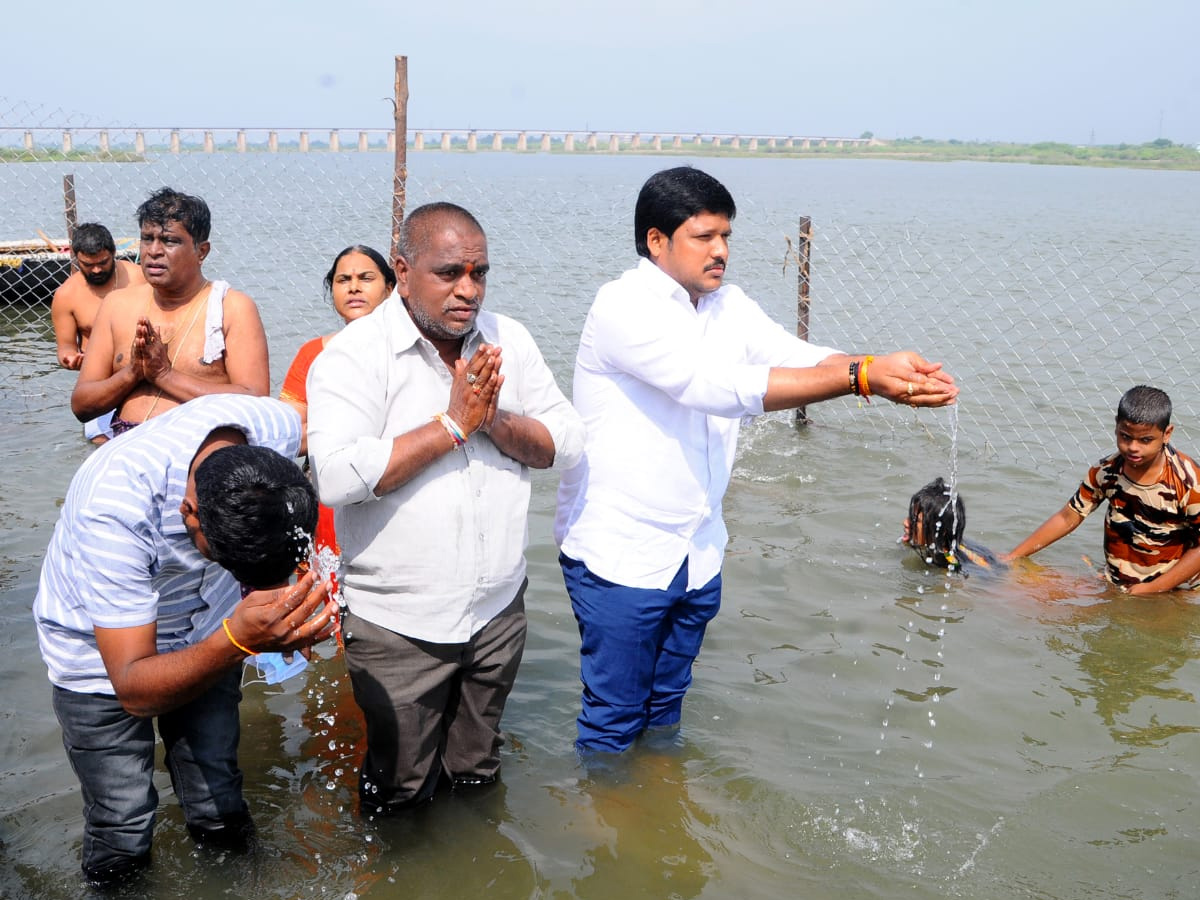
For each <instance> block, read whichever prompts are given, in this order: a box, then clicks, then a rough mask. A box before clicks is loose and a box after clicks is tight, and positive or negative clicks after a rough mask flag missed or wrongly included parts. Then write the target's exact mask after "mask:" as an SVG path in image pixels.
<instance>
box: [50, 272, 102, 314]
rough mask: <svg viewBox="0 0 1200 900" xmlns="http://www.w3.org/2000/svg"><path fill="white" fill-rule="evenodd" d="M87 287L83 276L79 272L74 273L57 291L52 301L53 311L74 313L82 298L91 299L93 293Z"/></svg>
mask: <svg viewBox="0 0 1200 900" xmlns="http://www.w3.org/2000/svg"><path fill="white" fill-rule="evenodd" d="M86 285H87V282H86V281H84V278H83V276H82V275H80V274H79V273H78V272H72V273H71V274H70V275H69V276H68V277H67V280H66V281H64V282H63V283H62V284H60V285H59V286H58V287H57V288H56V289H55V291H54V297H53V298H52V299H51V301H50V308H51V310H54V311H62V312H71V311H73V310H74V308H75V307H76V306H77V305H78V303H79V301H80V299H81V298H82V299H86V298H88V297H91V293H90V292H89V291H88V290H87V286H86ZM93 299H94V298H93Z"/></svg>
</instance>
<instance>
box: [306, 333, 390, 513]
mask: <svg viewBox="0 0 1200 900" xmlns="http://www.w3.org/2000/svg"><path fill="white" fill-rule="evenodd" d="M355 338H356V335H354V334H351V333H347V332H345V331H343V332H341V333H339V334H338V335H336V336H335V337H334V338H333V339H332V340H330V342H329V344H328V345H327V346H326V347H325V349H324V350H323V351H322V352H321V354H320V355H319V356H317V358H316V359H315V360H314V361H313V365H312V368H311V369H310V370H309V373H308V455H309V462H310V464H311V465H312V471H313V480H314V482H315V484H316V487H317V493H318V495H319V496H320V498H321V502H322V503H324V504H325V505H326V506H331V507H336V506H346V505H347V504H350V503H362V502H364V501H367V500H373V499H376V497H375V486H376V485H377V484H378V483H379V479H380V478H382V477H383V473H384V471H385V470H386V468H387V464H388V460H389V459H390V458H391V453H392V439H391V437H389V436H387V435H386V434H385V433H384V429H385V426H386V416H387V410H386V407H385V403H386V393H385V382H384V381H383V379H384V378H386V372H385V371H384V370H383V369H382V367H381V366H380V362H381V361H382V360H381V358H380V357H381V356H382V353H381V349H379V348H377V349H374V350H373V351H372V350H371V349H370V348H369V347H368V346H367V345H366V344H365V342H363V341H361V340H356V339H355Z"/></svg>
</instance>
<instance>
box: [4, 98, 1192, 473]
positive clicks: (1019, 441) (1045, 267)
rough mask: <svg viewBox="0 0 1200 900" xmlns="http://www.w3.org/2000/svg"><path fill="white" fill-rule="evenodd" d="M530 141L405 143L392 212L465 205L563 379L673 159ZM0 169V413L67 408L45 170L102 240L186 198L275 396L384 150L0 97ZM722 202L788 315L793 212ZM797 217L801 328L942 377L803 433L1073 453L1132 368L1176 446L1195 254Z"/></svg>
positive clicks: (1187, 373)
mask: <svg viewBox="0 0 1200 900" xmlns="http://www.w3.org/2000/svg"><path fill="white" fill-rule="evenodd" d="M489 144H490V141H487V140H481V141H480V143H479V146H480V147H485V146H489ZM530 146H531V147H537V148H538V149H534V150H531V151H528V152H525V153H515V152H495V151H486V150H480V151H479V152H477V153H468V152H465V151H463V150H462V148H461V144H454V145H452V147H451V150H450V151H449V152H446V151H445V150H444V149H439V150H436V151H428V150H426V151H416V150H415V149H414V148H410V150H409V153H408V162H409V177H408V182H407V203H408V208H409V209H411V208H413V207H415V206H416V205H418V204H420V203H424V202H427V201H431V200H442V199H444V200H452V201H454V202H458V203H460V204H462V205H463V206H465V207H467V208H468V209H470V210H471V211H472V212H473V213H475V215H476V216H477V217H478V218H479V219H480V221H481V222H482V223H483V225H484V227H485V229H486V230H487V232H488V238H489V254H490V257H491V262H492V274H491V276H490V277H489V289H488V304H489V306H491V308H493V309H496V310H497V311H500V312H505V313H507V314H510V315H513V316H515V317H516V318H518V319H520V320H522V321H523V322H524V323H525V324H526V325H527V326H528V327H529V328H530V330H531V331H532V332H533V334H534V336H535V337H536V338H537V339H538V342H539V344H540V346H541V348H542V350H543V353H544V354H545V356H546V358H547V360H548V362H549V363H550V365H551V367H552V368H553V369H554V371H555V373H556V374H557V376H558V377H559V379H560V383H561V384H562V385H563V387H564V389H565V390H567V391H568V392H569V386H570V380H571V368H572V365H573V360H574V354H575V349H576V345H577V342H578V335H579V331H580V328H581V327H582V324H583V320H584V317H585V315H586V311H587V308H588V305H589V304H590V301H591V299H592V297H593V296H594V293H595V290H596V288H597V287H598V286H599V285H600V284H601V283H603V282H604V281H606V280H608V279H610V278H613V277H615V276H616V275H617V274H619V272H620V271H621V270H622V269H624V268H626V267H628V265H629V264H630V263H631V261H632V259H633V255H632V252H631V250H632V247H631V241H630V237H631V233H632V224H631V223H632V206H633V199H634V197H635V196H636V193H637V190H638V187H639V186H640V184H641V182H642V180H644V178H645V176H646V175H647V174H649V173H650V172H652V171H654V170H656V169H658V168H662V167H665V166H666V165H671V164H677V163H675V162H671V161H664V160H662V159H646V158H641V159H640V160H635V159H634V158H631V155H630V154H618V155H612V154H604V153H591V154H584V153H581V152H575V153H568V152H564V148H563V146H562V145H561V143H556V144H553V145H552V146H551V149H550V150H549V151H548V152H547V151H545V150H544V149H543V146H544V145H542V146H539V145H538V143H537V142H530ZM585 155H587V156H588V158H587V160H586V161H584V160H582V159H581V157H582V156H585ZM621 157H624V158H621ZM0 162H2V163H3V165H0V242H4V249H0V276H2V278H3V291H4V293H3V302H2V303H0V377H2V378H3V381H4V384H5V389H4V392H3V400H2V401H0V408H2V409H3V412H4V414H5V415H7V416H8V417H9V418H10V420H12V419H14V417H15V420H16V421H30V420H43V419H45V418H46V417H52V418H54V419H55V420H57V418H58V417H61V418H62V420H63V422H64V423H70V422H72V421H73V420H72V419H71V417H70V413H69V409H68V405H69V404H68V398H69V395H70V391H71V388H72V386H73V384H74V378H75V373H73V372H66V371H63V370H60V369H59V368H58V366H57V362H56V356H55V345H54V338H53V330H52V327H51V324H50V317H49V304H48V291H47V289H46V285H44V284H43V285H39V284H38V283H37V282H38V279H39V278H42V277H45V274H46V272H47V265H46V264H45V263H44V262H43V260H45V259H47V258H49V257H50V256H51V254H48V253H39V251H41V250H43V249H45V250H49V249H50V248H49V246H48V244H54V245H56V247H55V249H56V250H58V251H61V250H63V249H64V248H65V243H66V233H67V231H66V228H67V226H66V221H65V219H64V215H65V214H64V179H65V178H67V177H68V176H69V177H70V181H71V182H72V183H73V186H74V194H75V197H74V199H75V206H76V220H77V221H78V222H87V221H98V222H101V223H103V224H105V225H107V226H108V227H109V228H110V230H111V231H112V232H113V234H114V236H115V237H116V238H117V239H118V241H119V242H120V241H122V240H129V241H132V239H133V238H134V237H135V235H136V223H135V222H134V210H135V209H136V207H137V206H138V204H140V203H141V202H142V201H143V200H144V199H145V198H146V196H147V195H148V194H149V193H150V192H151V191H153V190H155V189H157V188H158V187H161V186H163V185H170V186H171V187H174V188H177V189H179V190H183V191H186V192H187V193H192V194H197V195H199V196H201V197H204V198H205V199H206V200H207V201H208V203H209V205H210V207H211V208H212V212H213V234H212V244H213V250H212V253H211V255H210V256H209V258H208V260H207V261H206V263H205V271H206V274H208V275H209V277H221V278H225V279H226V280H229V281H230V282H231V283H232V284H233V285H234V286H235V287H237V288H239V289H241V290H243V291H245V292H246V293H248V294H249V295H250V296H251V297H253V298H254V299H255V301H256V302H257V304H258V305H259V308H260V311H261V313H262V317H263V321H264V324H265V327H266V330H267V334H268V338H269V343H270V350H271V368H272V373H271V374H272V384H273V386H274V388H275V389H276V390H277V389H278V386H279V383H280V381H281V380H282V377H283V374H284V372H285V371H286V368H287V366H288V364H289V362H290V360H291V358H292V355H293V354H294V352H295V350H296V349H297V347H299V345H300V344H301V343H303V342H304V341H306V340H308V339H309V338H311V337H313V336H316V335H318V334H323V333H329V332H332V331H335V330H336V329H337V327H338V326H339V325H340V322H339V321H338V320H337V318H336V316H335V315H334V313H333V311H332V308H331V306H330V303H329V302H328V298H326V297H324V296H323V295H322V287H321V280H322V277H323V275H324V273H325V271H326V270H327V268H328V266H329V264H330V262H331V260H332V258H333V257H334V255H335V254H336V253H337V252H338V251H339V250H340V249H341V248H342V247H345V246H347V245H349V244H352V243H367V244H369V245H371V246H374V247H376V248H377V249H379V250H380V251H382V252H383V253H384V254H385V255H386V253H387V251H388V248H389V245H390V234H391V204H392V178H393V164H394V158H393V153H392V152H391V144H390V143H389V135H388V133H387V132H386V131H383V130H379V131H374V132H368V131H359V130H353V131H350V130H346V131H343V132H336V131H330V130H326V131H318V130H316V129H313V130H311V131H309V132H300V131H286V130H277V131H267V130H265V129H260V130H255V129H236V128H224V129H222V128H195V129H150V128H137V127H126V128H115V127H105V128H99V127H97V126H95V125H93V124H91V123H89V122H87V121H85V120H84V118H83V117H82V116H79V115H77V114H72V113H67V112H63V111H61V110H46V109H41V108H33V107H29V106H28V105H22V104H17V103H12V102H9V101H5V100H4V99H3V98H0ZM699 164H700V165H704V163H703V162H700V163H699ZM850 164H851V165H853V163H850ZM776 171H778V170H776ZM734 193H735V197H736V199H737V200H738V204H739V212H738V217H737V219H736V222H735V227H736V234H735V244H734V250H733V254H732V257H733V258H732V262H731V269H730V279H731V280H733V281H736V282H737V283H738V284H740V285H742V286H743V287H744V288H745V289H746V290H747V292H748V293H750V294H751V296H754V297H755V298H756V299H758V300H759V302H760V303H762V305H763V306H764V307H765V308H766V309H767V311H768V312H769V313H770V314H772V315H773V316H774V317H775V318H776V319H777V321H780V322H781V323H783V324H784V325H785V326H788V327H791V326H794V324H795V323H796V319H797V295H798V274H799V272H798V266H797V252H796V251H797V249H798V246H799V243H800V236H799V234H798V222H799V220H800V218H801V216H803V215H804V214H806V213H807V212H810V210H806V209H802V208H795V207H791V208H789V207H788V205H787V202H786V201H785V200H783V199H781V197H779V196H776V194H775V192H773V191H772V190H771V188H770V187H767V188H764V189H761V190H752V189H746V188H745V186H743V187H742V189H741V190H738V189H735V190H734ZM813 227H814V235H813V240H812V243H811V274H810V301H811V326H810V327H811V332H810V336H811V340H813V341H815V342H817V343H823V344H828V345H832V346H835V347H838V348H840V349H844V350H847V351H851V352H866V351H867V350H871V351H872V352H875V351H879V350H885V349H896V348H901V347H906V348H913V349H917V350H919V351H921V352H922V353H924V354H925V355H926V356H928V357H930V358H933V359H938V360H941V361H943V362H944V363H945V365H946V367H947V368H948V369H949V370H950V371H952V372H953V373H954V374H955V376H956V377H957V378H958V380H959V382H960V384H961V385H962V388H963V395H962V402H961V403H960V405H959V407H958V410H957V411H956V412H955V413H954V414H952V415H947V414H932V413H917V412H915V411H913V410H909V409H907V408H900V407H891V406H890V405H888V404H885V403H876V404H874V406H873V407H872V408H871V410H870V411H869V412H866V411H864V410H862V409H860V408H858V404H856V403H855V402H853V401H850V400H846V401H832V402H828V403H824V404H821V405H820V406H818V407H815V408H813V409H811V410H810V415H811V416H812V417H813V419H814V421H815V424H816V425H817V426H819V427H837V428H843V429H845V430H847V431H849V432H851V433H853V434H854V435H856V436H858V437H861V439H862V440H863V441H865V442H872V441H874V442H890V441H892V440H894V439H895V438H896V437H897V436H899V435H904V434H907V433H910V432H911V431H913V430H917V431H921V432H923V433H925V434H927V435H932V436H933V437H934V438H935V439H936V440H937V441H938V442H939V443H941V442H946V441H948V440H949V439H951V438H953V439H955V441H956V444H955V446H956V447H960V448H962V449H964V450H966V451H967V452H975V453H978V454H982V455H985V456H988V457H995V458H999V459H1002V460H1006V461H1011V460H1014V459H1015V460H1020V459H1024V458H1028V457H1046V456H1048V455H1051V454H1054V455H1061V456H1062V457H1064V458H1067V459H1070V460H1071V461H1072V463H1071V466H1072V468H1077V467H1078V465H1079V463H1080V462H1081V461H1082V460H1086V459H1091V458H1096V457H1098V456H1099V455H1101V454H1102V453H1104V452H1107V451H1108V449H1109V447H1110V446H1111V438H1110V437H1109V430H1110V429H1109V424H1110V423H1111V420H1112V411H1113V409H1114V407H1115V403H1116V399H1117V397H1118V396H1119V395H1120V393H1121V392H1122V391H1123V390H1125V389H1126V388H1128V387H1130V386H1132V385H1133V384H1138V383H1150V384H1155V385H1158V386H1161V387H1164V388H1165V389H1166V390H1168V392H1170V393H1171V394H1172V397H1173V399H1174V400H1175V403H1176V409H1177V411H1178V414H1177V417H1176V418H1177V420H1178V421H1179V422H1180V428H1179V429H1178V430H1177V438H1176V440H1177V442H1180V443H1182V442H1185V441H1188V438H1187V434H1188V423H1189V422H1194V421H1195V413H1196V412H1197V410H1196V408H1195V407H1196V403H1195V397H1194V391H1193V385H1192V378H1191V373H1192V372H1193V371H1194V363H1193V360H1194V359H1195V357H1196V350H1197V340H1196V338H1195V336H1194V329H1192V328H1191V327H1190V319H1191V314H1192V311H1193V310H1194V309H1195V308H1196V301H1197V298H1198V296H1200V290H1198V287H1200V265H1198V263H1197V259H1196V252H1195V246H1188V245H1187V242H1186V241H1185V242H1180V243H1177V244H1174V245H1172V244H1171V242H1169V241H1167V242H1164V241H1162V240H1158V241H1156V242H1155V243H1153V244H1148V243H1144V242H1142V241H1139V240H1138V239H1137V238H1136V236H1132V235H1112V236H1111V239H1109V240H1106V241H1104V242H1102V245H1098V244H1097V242H1096V241H1094V240H1090V239H1089V240H1087V241H1085V242H1082V243H1078V244H1077V243H1074V242H1065V243H1064V242H1062V241H1061V239H1060V240H1058V241H1054V240H1047V239H1046V238H1044V237H1040V236H1038V234H1037V232H1036V229H1031V230H1028V231H1024V232H1021V231H1010V232H1005V231H1004V230H1003V229H993V230H989V229H987V228H986V227H981V228H973V229H962V228H961V225H960V223H953V222H951V223H944V222H930V221H919V220H915V219H914V220H908V221H904V222H903V223H902V224H900V225H897V224H896V223H895V222H890V223H882V224H881V223H876V222H864V221H855V220H851V219H848V218H843V217H840V216H839V215H838V214H837V213H836V211H835V212H832V213H826V214H823V215H814V216H813ZM965 230H969V231H970V236H969V237H968V236H964V235H963V234H961V233H959V232H960V231H965ZM10 242H20V244H21V245H23V246H18V245H16V244H13V243H10ZM1164 245H1166V246H1168V247H1171V246H1174V248H1175V249H1168V250H1166V251H1164V250H1163V247H1164ZM57 259H58V260H59V265H58V268H57V269H56V270H55V272H56V273H57V274H54V275H53V278H52V279H51V281H52V282H53V280H54V279H55V278H61V277H62V274H63V272H65V269H64V268H63V267H62V265H61V261H62V259H63V256H62V254H61V252H60V253H59V254H58V256H57ZM1195 430H1196V429H1194V428H1193V432H1195ZM31 449H32V448H31ZM1081 454H1083V455H1082V456H1081Z"/></svg>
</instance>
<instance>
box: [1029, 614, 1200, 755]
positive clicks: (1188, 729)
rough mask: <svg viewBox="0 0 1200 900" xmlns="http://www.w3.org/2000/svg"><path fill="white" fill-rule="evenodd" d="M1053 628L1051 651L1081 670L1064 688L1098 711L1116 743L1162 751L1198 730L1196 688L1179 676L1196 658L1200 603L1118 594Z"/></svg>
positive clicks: (1047, 641)
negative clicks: (1172, 742)
mask: <svg viewBox="0 0 1200 900" xmlns="http://www.w3.org/2000/svg"><path fill="white" fill-rule="evenodd" d="M1056 624H1058V625H1059V628H1058V629H1056V631H1055V633H1054V634H1052V635H1050V636H1049V637H1048V638H1047V639H1046V644H1047V646H1048V647H1049V648H1050V649H1051V650H1052V651H1053V652H1055V653H1057V654H1060V655H1061V656H1063V657H1065V658H1067V659H1070V660H1072V661H1073V662H1075V664H1076V665H1078V667H1079V670H1080V680H1079V682H1078V683H1076V684H1069V683H1068V684H1063V686H1062V689H1063V690H1064V691H1066V692H1067V693H1068V694H1069V695H1070V696H1071V697H1072V698H1074V700H1075V702H1076V703H1078V704H1080V705H1081V706H1084V707H1085V708H1087V707H1090V708H1092V709H1094V711H1095V713H1096V715H1097V716H1099V717H1100V720H1101V721H1102V722H1103V723H1104V725H1105V727H1107V728H1108V730H1109V733H1110V734H1111V735H1112V737H1113V740H1115V741H1118V742H1120V743H1122V744H1128V745H1129V746H1131V747H1157V746H1162V745H1163V744H1165V743H1166V742H1167V741H1169V740H1170V739H1172V738H1175V737H1177V736H1179V735H1187V734H1195V733H1197V732H1198V731H1200V725H1198V724H1197V716H1196V696H1195V691H1196V689H1197V685H1196V683H1195V682H1194V681H1192V680H1189V679H1187V678H1185V677H1183V675H1184V673H1183V672H1182V671H1181V670H1183V669H1184V667H1185V666H1187V665H1188V663H1191V662H1194V661H1195V659H1196V657H1197V645H1198V643H1200V605H1197V604H1195V603H1191V602H1187V601H1186V600H1181V599H1177V598H1171V599H1158V600H1149V601H1148V600H1145V599H1141V598H1134V597H1128V596H1119V597H1116V598H1114V599H1113V600H1112V601H1111V602H1109V603H1105V604H1103V605H1096V606H1088V607H1084V608H1080V609H1073V610H1071V611H1070V616H1069V617H1068V618H1067V619H1066V621H1061V620H1060V621H1059V622H1058V623H1056ZM1181 704H1182V705H1181Z"/></svg>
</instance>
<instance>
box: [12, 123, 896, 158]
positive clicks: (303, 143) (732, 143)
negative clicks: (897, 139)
mask: <svg viewBox="0 0 1200 900" xmlns="http://www.w3.org/2000/svg"><path fill="white" fill-rule="evenodd" d="M409 135H410V136H409V139H408V146H409V147H410V148H411V149H413V150H414V151H420V150H430V149H437V150H466V151H468V152H474V151H478V150H509V151H518V152H527V151H533V152H537V151H542V152H551V151H565V152H568V153H570V152H575V151H591V152H608V153H618V152H621V151H639V152H657V151H667V150H679V151H682V150H688V149H699V148H703V147H708V148H717V149H720V148H727V149H730V150H745V151H748V152H751V153H754V152H760V151H763V150H811V149H815V148H833V149H842V148H854V147H866V146H872V145H878V144H879V143H881V142H880V141H877V140H875V139H874V138H865V137H858V138H850V137H830V136H813V135H769V134H754V133H740V134H735V133H732V132H725V133H720V132H649V131H560V130H547V129H530V128H524V129H516V128H513V129H504V128H415V129H409ZM343 136H345V139H343ZM5 146H7V147H23V148H24V149H25V150H26V151H28V152H30V153H32V152H34V150H35V149H37V148H42V149H55V150H61V151H62V152H63V153H72V152H75V151H76V149H77V148H79V149H82V148H85V147H86V148H87V150H88V151H90V152H99V153H101V154H106V153H117V152H121V151H132V152H133V153H135V154H138V155H141V154H144V153H145V152H146V150H147V148H165V149H166V150H167V151H168V152H170V153H182V152H184V151H185V150H186V151H188V152H193V151H195V150H199V151H201V152H204V153H216V152H218V151H220V152H228V151H231V150H232V151H234V152H239V153H245V152H248V151H250V150H262V149H266V150H267V151H269V152H279V151H281V150H298V151H299V152H301V153H307V152H310V151H315V150H322V151H327V152H340V151H342V150H358V151H362V152H366V151H370V150H386V151H389V152H394V151H395V149H396V132H395V131H394V130H389V129H382V128H333V129H310V128H237V127H229V128H213V127H195V128H182V127H178V128H11V127H6V128H0V147H5Z"/></svg>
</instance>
